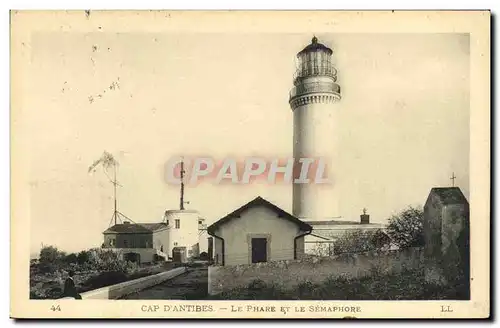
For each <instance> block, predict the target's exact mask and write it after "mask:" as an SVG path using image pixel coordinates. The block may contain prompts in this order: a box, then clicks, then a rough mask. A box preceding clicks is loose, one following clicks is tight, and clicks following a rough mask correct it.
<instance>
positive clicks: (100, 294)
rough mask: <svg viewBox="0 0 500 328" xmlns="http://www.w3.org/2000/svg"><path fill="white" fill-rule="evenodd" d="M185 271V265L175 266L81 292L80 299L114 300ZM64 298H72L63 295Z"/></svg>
mask: <svg viewBox="0 0 500 328" xmlns="http://www.w3.org/2000/svg"><path fill="white" fill-rule="evenodd" d="M184 272H186V268H185V267H181V268H175V269H172V270H169V271H166V272H162V273H158V274H155V275H151V276H147V277H142V278H139V279H134V280H130V281H125V282H122V283H119V284H116V285H111V286H106V287H102V288H99V289H95V290H91V291H88V292H85V293H82V294H81V296H82V299H101V300H114V299H118V298H120V297H123V296H125V295H129V294H132V293H135V292H138V291H141V290H143V289H146V288H149V287H152V286H155V285H158V284H161V283H162V282H164V281H166V280H169V279H172V278H175V277H177V276H179V275H181V274H183V273H184ZM64 299H73V298H71V297H65V298H64Z"/></svg>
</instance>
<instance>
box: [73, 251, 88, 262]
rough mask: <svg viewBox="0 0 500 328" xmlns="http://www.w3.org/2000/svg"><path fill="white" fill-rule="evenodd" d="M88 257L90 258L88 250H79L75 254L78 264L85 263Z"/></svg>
mask: <svg viewBox="0 0 500 328" xmlns="http://www.w3.org/2000/svg"><path fill="white" fill-rule="evenodd" d="M89 259H90V252H89V251H81V252H80V253H78V255H77V256H76V261H77V263H78V264H80V265H83V264H85V263H87V262H88V261H89Z"/></svg>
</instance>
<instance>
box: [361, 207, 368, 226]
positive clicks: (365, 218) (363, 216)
mask: <svg viewBox="0 0 500 328" xmlns="http://www.w3.org/2000/svg"><path fill="white" fill-rule="evenodd" d="M360 217H361V224H369V223H370V215H369V214H366V208H363V214H361V215H360Z"/></svg>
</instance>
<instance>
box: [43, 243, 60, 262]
mask: <svg viewBox="0 0 500 328" xmlns="http://www.w3.org/2000/svg"><path fill="white" fill-rule="evenodd" d="M60 259H61V254H60V252H59V250H58V249H57V247H54V246H44V247H42V249H41V250H40V259H39V261H40V263H43V264H46V263H52V264H55V263H56V262H57V261H59V260H60Z"/></svg>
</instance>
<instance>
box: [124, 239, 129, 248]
mask: <svg viewBox="0 0 500 328" xmlns="http://www.w3.org/2000/svg"><path fill="white" fill-rule="evenodd" d="M127 244H128V242H127V239H124V240H123V246H124V247H127V246H128V245H127Z"/></svg>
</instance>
